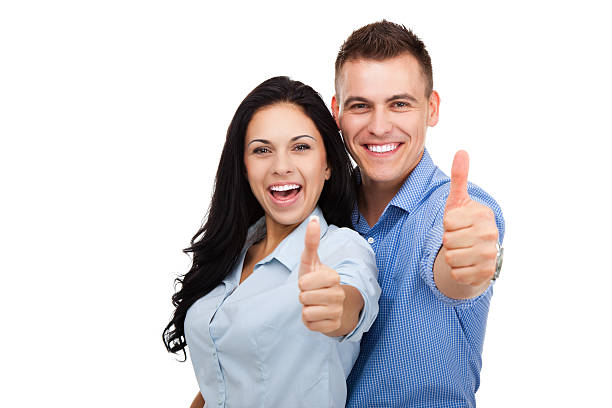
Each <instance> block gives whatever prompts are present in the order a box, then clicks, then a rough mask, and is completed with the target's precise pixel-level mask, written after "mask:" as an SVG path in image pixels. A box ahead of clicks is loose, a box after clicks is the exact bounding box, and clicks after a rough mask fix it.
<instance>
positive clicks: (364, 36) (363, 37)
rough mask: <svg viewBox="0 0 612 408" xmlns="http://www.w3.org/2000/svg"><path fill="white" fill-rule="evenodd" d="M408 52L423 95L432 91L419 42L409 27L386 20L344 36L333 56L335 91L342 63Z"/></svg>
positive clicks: (428, 62) (427, 61)
mask: <svg viewBox="0 0 612 408" xmlns="http://www.w3.org/2000/svg"><path fill="white" fill-rule="evenodd" d="M404 53H408V54H410V55H412V56H413V57H414V58H416V60H417V61H418V62H419V65H420V66H421V71H422V72H423V77H424V79H425V96H427V97H429V95H431V91H432V90H433V74H432V69H431V58H430V57H429V53H428V52H427V49H426V48H425V44H423V41H421V40H420V39H419V37H417V36H416V35H415V34H414V33H413V32H412V31H411V30H408V29H407V28H406V27H404V26H403V25H400V24H396V23H392V22H390V21H387V20H382V21H378V22H376V23H372V24H368V25H366V26H363V27H361V28H360V29H358V30H355V31H353V33H352V34H351V35H350V36H349V38H347V39H346V41H345V42H344V44H342V47H340V51H339V52H338V56H337V57H336V77H335V83H336V93H337V92H338V77H339V75H340V70H341V69H342V66H343V65H344V64H345V63H346V62H348V61H352V60H359V59H366V60H367V59H371V60H375V61H384V60H386V59H389V58H394V57H397V56H399V55H401V54H404Z"/></svg>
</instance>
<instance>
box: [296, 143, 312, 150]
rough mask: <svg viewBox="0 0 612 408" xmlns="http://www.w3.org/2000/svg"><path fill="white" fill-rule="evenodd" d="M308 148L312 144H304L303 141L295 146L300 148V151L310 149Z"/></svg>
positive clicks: (297, 148)
mask: <svg viewBox="0 0 612 408" xmlns="http://www.w3.org/2000/svg"><path fill="white" fill-rule="evenodd" d="M308 149H310V146H309V145H307V144H303V143H301V144H299V145H297V146H295V150H298V151H304V150H308Z"/></svg>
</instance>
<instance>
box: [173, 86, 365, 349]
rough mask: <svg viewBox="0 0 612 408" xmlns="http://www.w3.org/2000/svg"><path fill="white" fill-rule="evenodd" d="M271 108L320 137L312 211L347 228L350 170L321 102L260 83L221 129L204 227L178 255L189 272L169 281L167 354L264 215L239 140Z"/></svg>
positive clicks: (307, 92) (305, 90) (303, 90)
mask: <svg viewBox="0 0 612 408" xmlns="http://www.w3.org/2000/svg"><path fill="white" fill-rule="evenodd" d="M276 103H291V104H294V105H296V106H299V107H300V108H301V109H302V111H303V112H304V113H305V114H306V115H307V116H308V117H309V118H310V119H311V120H312V121H313V122H314V124H315V126H316V127H317V130H318V131H319V133H321V136H322V138H323V144H324V145H325V151H326V153H327V162H328V165H329V166H330V168H331V178H330V179H329V180H327V181H326V182H325V185H324V186H323V191H322V192H321V196H320V197H319V202H318V205H319V207H320V208H321V210H322V211H323V215H324V216H325V219H326V220H327V222H328V223H330V224H335V225H337V226H340V227H350V226H351V211H352V208H353V203H354V199H355V184H354V177H353V169H352V165H351V162H350V159H349V157H348V154H347V153H346V150H345V149H344V144H343V143H342V139H341V137H340V135H339V133H338V127H337V126H336V122H335V121H334V119H333V117H332V115H331V114H330V112H329V110H328V109H327V107H326V106H325V103H324V102H323V100H322V99H321V96H320V95H319V94H318V93H317V92H316V91H315V90H314V89H312V88H311V87H309V86H308V85H304V84H303V83H301V82H299V81H293V80H291V79H289V78H288V77H285V76H282V77H275V78H270V79H268V80H267V81H264V82H263V83H261V84H260V85H259V86H257V87H256V88H255V89H254V90H253V91H252V92H251V93H250V94H248V95H247V97H246V98H245V99H244V100H243V101H242V103H241V104H240V106H238V109H237V110H236V113H235V114H234V118H233V119H232V122H231V123H230V125H229V128H228V129H227V137H226V140H225V145H224V146H223V151H222V153H221V160H220V161H219V168H218V169H217V175H216V178H215V188H214V193H213V197H212V201H211V203H210V208H209V209H208V216H207V218H206V222H205V223H204V226H203V227H202V228H200V230H199V231H198V232H197V233H196V234H195V235H194V236H193V238H192V239H191V246H190V247H189V248H186V249H185V250H184V252H185V253H192V254H193V263H192V265H191V269H190V270H189V272H187V273H186V274H185V275H184V276H183V277H182V278H177V279H176V281H175V283H176V284H177V287H179V286H180V289H179V290H178V291H177V292H176V293H175V294H174V295H173V296H172V304H173V305H174V306H176V310H175V311H174V315H173V317H172V319H171V320H170V323H168V325H167V326H166V328H165V329H164V332H163V335H162V337H163V340H164V344H165V345H166V348H167V349H168V351H169V352H172V353H177V352H179V351H183V353H185V346H186V345H187V344H186V342H185V332H184V322H185V315H186V314H187V310H188V309H189V307H190V306H191V305H193V303H194V302H195V301H196V300H198V299H199V298H201V297H202V296H204V295H206V294H207V293H209V292H210V291H211V290H213V289H214V288H215V287H217V286H218V285H219V284H220V283H221V282H222V281H223V279H225V277H226V276H227V275H228V274H229V273H230V272H231V270H232V268H233V267H234V266H235V265H236V262H238V257H239V256H240V253H241V251H242V248H243V246H244V244H245V242H246V236H247V230H248V228H249V226H250V225H251V224H253V223H254V222H255V221H257V219H259V218H260V217H261V216H263V215H264V212H263V209H262V208H261V206H260V205H259V203H258V202H257V200H256V199H255V197H254V196H253V193H252V192H251V188H250V186H249V183H248V181H247V179H246V176H245V174H246V169H245V167H244V137H245V134H246V129H247V126H248V124H249V122H250V121H251V118H252V117H253V115H254V114H255V112H257V111H258V110H259V109H261V108H263V107H265V106H270V105H273V104H276Z"/></svg>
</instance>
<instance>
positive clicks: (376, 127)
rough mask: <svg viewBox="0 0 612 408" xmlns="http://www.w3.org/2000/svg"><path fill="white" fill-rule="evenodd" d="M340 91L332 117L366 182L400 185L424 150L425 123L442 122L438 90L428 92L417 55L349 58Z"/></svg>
mask: <svg viewBox="0 0 612 408" xmlns="http://www.w3.org/2000/svg"><path fill="white" fill-rule="evenodd" d="M336 91H337V93H336V96H334V98H333V99H332V111H333V114H334V118H335V119H336V123H337V124H338V127H340V129H341V130H342V135H343V137H344V142H345V144H346V147H347V149H348V151H349V152H350V154H351V156H353V159H354V160H355V162H357V165H358V166H359V169H360V171H361V175H362V180H363V182H364V185H367V184H369V183H377V184H378V185H379V186H381V187H383V186H388V187H394V188H397V187H398V186H401V184H402V183H403V182H404V180H405V179H406V177H408V175H409V174H410V172H411V171H412V169H414V167H415V166H416V165H417V164H418V162H419V161H420V159H421V157H422V155H423V150H424V148H425V132H426V130H427V126H434V125H435V124H436V123H437V122H438V104H439V97H438V94H437V93H436V92H435V91H433V92H432V94H431V96H430V97H429V98H428V97H427V96H426V95H425V78H424V76H423V74H422V71H421V68H420V66H419V63H418V62H417V60H416V59H415V58H414V57H413V56H412V55H410V54H403V55H400V56H397V57H394V58H390V59H387V60H384V61H374V60H354V61H349V62H346V63H345V64H344V66H343V67H342V70H341V71H340V75H339V78H338V83H337V90H336Z"/></svg>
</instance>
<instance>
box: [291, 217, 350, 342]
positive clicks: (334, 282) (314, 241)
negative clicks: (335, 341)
mask: <svg viewBox="0 0 612 408" xmlns="http://www.w3.org/2000/svg"><path fill="white" fill-rule="evenodd" d="M320 234H321V227H320V225H319V218H318V217H316V216H314V217H311V219H310V221H309V222H308V225H307V227H306V235H305V237H304V252H303V253H302V258H301V261H300V269H299V278H298V286H299V288H300V303H302V305H303V308H302V321H303V322H304V325H306V327H308V328H309V329H310V330H312V331H317V332H320V333H324V334H327V335H330V336H332V335H337V334H335V333H334V332H335V331H337V330H338V329H340V328H341V324H342V317H343V313H344V299H345V296H346V295H345V292H344V290H343V289H342V287H341V285H340V276H339V275H338V273H337V272H336V271H335V270H333V269H331V268H329V267H328V266H326V265H324V264H322V263H321V261H320V260H319V255H318V254H317V250H318V249H319V240H320Z"/></svg>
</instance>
